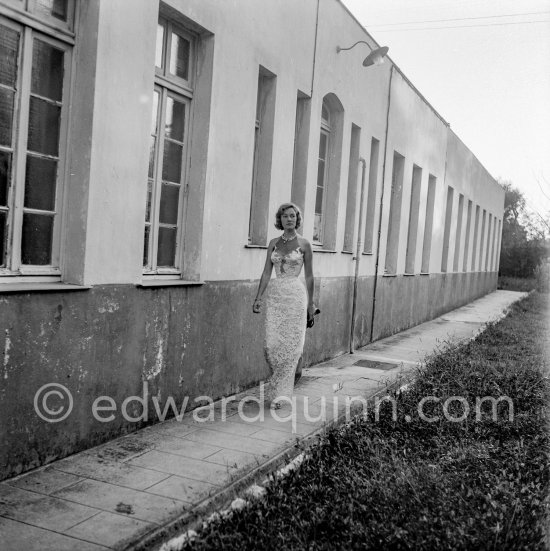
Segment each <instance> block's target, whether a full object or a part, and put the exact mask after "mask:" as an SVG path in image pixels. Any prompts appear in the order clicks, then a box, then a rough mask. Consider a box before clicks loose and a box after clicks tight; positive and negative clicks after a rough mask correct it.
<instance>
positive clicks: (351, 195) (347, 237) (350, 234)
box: [344, 124, 361, 252]
mask: <svg viewBox="0 0 550 551" xmlns="http://www.w3.org/2000/svg"><path fill="white" fill-rule="evenodd" d="M360 141H361V129H360V128H359V127H358V126H356V125H355V124H352V125H351V140H350V149H349V170H348V197H347V206H346V226H345V232H344V251H348V252H351V251H352V250H353V238H354V234H355V213H356V211H357V203H358V201H357V175H358V173H359V143H360ZM358 231H361V228H359V230H358Z"/></svg>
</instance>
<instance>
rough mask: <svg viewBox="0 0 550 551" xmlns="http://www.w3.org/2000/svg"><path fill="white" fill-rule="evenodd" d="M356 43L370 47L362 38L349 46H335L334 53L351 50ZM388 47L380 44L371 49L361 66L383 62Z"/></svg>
mask: <svg viewBox="0 0 550 551" xmlns="http://www.w3.org/2000/svg"><path fill="white" fill-rule="evenodd" d="M357 44H366V45H367V46H368V47H369V48H370V47H371V46H370V44H369V43H368V42H365V41H364V40H358V41H357V42H356V43H355V44H353V46H350V47H349V48H341V47H340V46H336V53H338V54H339V53H340V52H343V51H345V50H351V49H352V48H355V46H357ZM388 51H389V48H388V47H387V46H382V47H380V48H376V49H374V50H373V49H372V48H371V52H370V54H369V55H368V56H367V57H366V58H365V59H364V60H363V67H370V66H371V65H381V64H382V63H384V57H386V54H387V53H388Z"/></svg>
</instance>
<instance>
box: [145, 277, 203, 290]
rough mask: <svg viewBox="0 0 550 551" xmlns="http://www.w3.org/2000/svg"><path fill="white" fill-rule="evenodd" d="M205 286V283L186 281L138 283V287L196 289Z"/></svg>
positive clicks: (153, 280) (156, 280)
mask: <svg viewBox="0 0 550 551" xmlns="http://www.w3.org/2000/svg"><path fill="white" fill-rule="evenodd" d="M198 285H204V281H189V280H186V279H151V280H149V281H142V282H141V283H136V287H145V288H149V287H196V286H198Z"/></svg>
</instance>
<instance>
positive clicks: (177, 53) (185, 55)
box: [170, 33, 190, 80]
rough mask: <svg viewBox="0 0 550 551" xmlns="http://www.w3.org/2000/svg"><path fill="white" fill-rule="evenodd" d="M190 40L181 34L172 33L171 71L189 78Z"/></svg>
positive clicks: (186, 78) (178, 75)
mask: <svg viewBox="0 0 550 551" xmlns="http://www.w3.org/2000/svg"><path fill="white" fill-rule="evenodd" d="M189 50H190V45H189V41H188V40H186V39H185V38H183V36H180V35H179V34H176V33H172V51H171V52H170V73H172V74H173V75H176V76H177V77H181V78H184V79H185V80H188V78H189V77H188V73H189Z"/></svg>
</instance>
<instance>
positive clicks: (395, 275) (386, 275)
mask: <svg viewBox="0 0 550 551" xmlns="http://www.w3.org/2000/svg"><path fill="white" fill-rule="evenodd" d="M382 277H397V274H382Z"/></svg>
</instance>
